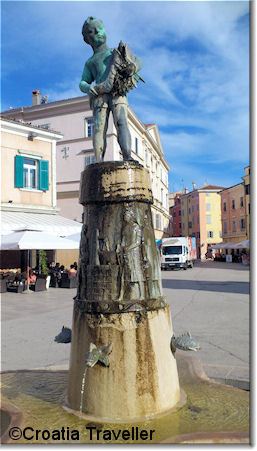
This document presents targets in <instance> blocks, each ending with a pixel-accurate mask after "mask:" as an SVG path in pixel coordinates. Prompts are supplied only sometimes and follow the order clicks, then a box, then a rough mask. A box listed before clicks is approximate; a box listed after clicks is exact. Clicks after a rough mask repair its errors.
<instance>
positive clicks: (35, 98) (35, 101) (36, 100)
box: [32, 89, 41, 106]
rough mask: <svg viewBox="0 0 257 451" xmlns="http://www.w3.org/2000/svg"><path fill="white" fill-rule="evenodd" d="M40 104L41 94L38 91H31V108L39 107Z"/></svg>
mask: <svg viewBox="0 0 257 451" xmlns="http://www.w3.org/2000/svg"><path fill="white" fill-rule="evenodd" d="M40 103H41V94H40V91H39V89H34V91H32V106H34V105H40Z"/></svg>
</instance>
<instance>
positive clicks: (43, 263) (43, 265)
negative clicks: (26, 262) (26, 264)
mask: <svg viewBox="0 0 257 451" xmlns="http://www.w3.org/2000/svg"><path fill="white" fill-rule="evenodd" d="M39 268H40V273H41V274H42V275H43V276H44V277H45V279H46V289H47V290H48V288H49V285H50V279H51V276H50V275H49V274H48V267H47V257H46V251H44V250H40V251H39Z"/></svg>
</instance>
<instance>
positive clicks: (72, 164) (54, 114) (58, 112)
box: [3, 91, 169, 239]
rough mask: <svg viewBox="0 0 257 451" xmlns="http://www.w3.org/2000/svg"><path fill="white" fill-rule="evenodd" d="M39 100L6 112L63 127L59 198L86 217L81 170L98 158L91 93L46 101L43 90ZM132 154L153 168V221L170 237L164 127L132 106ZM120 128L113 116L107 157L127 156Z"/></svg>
mask: <svg viewBox="0 0 257 451" xmlns="http://www.w3.org/2000/svg"><path fill="white" fill-rule="evenodd" d="M32 103H33V105H32V106H31V107H24V108H18V109H13V110H10V111H7V112H4V113H3V115H4V116H5V117H9V118H15V119H19V120H24V121H26V122H31V123H32V124H37V125H39V126H40V127H43V128H45V129H49V128H54V129H55V130H60V131H61V133H62V134H63V139H62V140H61V141H60V142H58V144H57V203H58V207H59V208H60V212H61V214H62V215H63V216H65V217H67V218H70V219H73V220H76V221H81V220H82V211H83V209H82V206H81V205H80V204H79V203H78V197H79V183H80V174H81V172H82V171H83V170H84V168H85V166H87V165H88V164H91V163H93V162H94V161H95V160H94V151H93V143H92V136H93V129H94V123H93V117H92V111H91V110H90V107H89V100H88V96H82V97H76V98H72V99H68V100H61V101H56V102H50V103H43V104H41V103H40V95H39V93H38V91H34V92H33V102H32ZM129 128H130V133H131V138H132V157H133V158H134V159H135V160H137V161H139V162H140V163H141V164H142V165H143V166H144V167H146V168H147V169H148V170H149V173H150V179H151V183H152V191H153V198H154V204H153V206H152V216H153V224H154V229H155V235H156V239H159V238H162V237H163V236H168V226H169V207H168V170H169V167H168V165H167V163H166V161H165V157H164V153H163V149H162V145H161V141H160V136H159V132H158V127H157V126H156V125H155V124H143V123H142V122H141V121H140V120H139V119H138V118H137V116H136V115H135V113H134V112H133V111H132V110H131V109H129ZM121 159H122V156H121V152H120V149H119V145H118V142H117V133H116V128H115V126H114V123H113V119H112V116H111V115H110V119H109V124H108V130H107V149H106V155H105V161H108V160H121Z"/></svg>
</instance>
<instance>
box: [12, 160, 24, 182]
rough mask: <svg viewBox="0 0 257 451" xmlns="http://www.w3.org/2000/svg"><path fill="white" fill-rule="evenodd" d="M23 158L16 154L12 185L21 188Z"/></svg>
mask: <svg viewBox="0 0 257 451" xmlns="http://www.w3.org/2000/svg"><path fill="white" fill-rule="evenodd" d="M23 160H24V158H23V157H22V156H21V155H16V157H15V165H14V185H15V188H23Z"/></svg>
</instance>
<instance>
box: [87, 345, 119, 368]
mask: <svg viewBox="0 0 257 451" xmlns="http://www.w3.org/2000/svg"><path fill="white" fill-rule="evenodd" d="M111 352H112V344H111V343H110V344H108V345H103V346H99V347H98V348H97V347H96V345H95V344H94V343H90V347H89V351H88V352H87V353H86V359H85V363H86V366H88V367H90V368H93V366H95V365H96V364H97V363H101V364H102V365H104V366H107V367H108V366H109V365H110V362H109V357H108V355H109V354H110V353H111Z"/></svg>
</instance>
